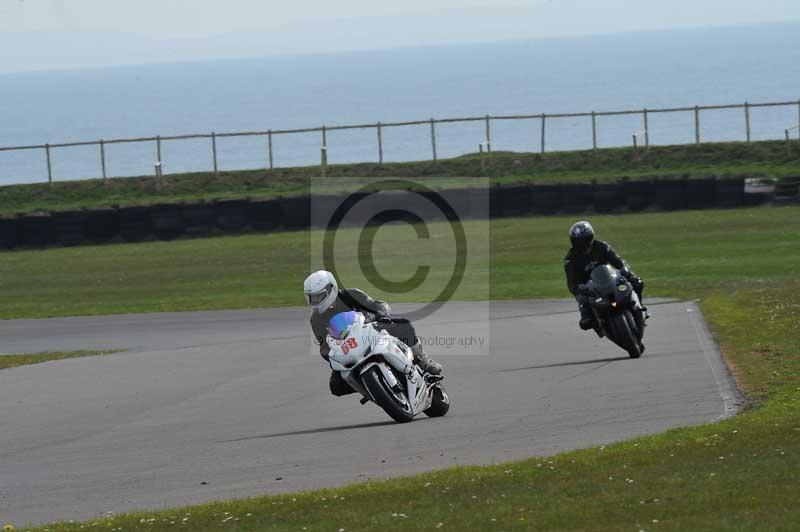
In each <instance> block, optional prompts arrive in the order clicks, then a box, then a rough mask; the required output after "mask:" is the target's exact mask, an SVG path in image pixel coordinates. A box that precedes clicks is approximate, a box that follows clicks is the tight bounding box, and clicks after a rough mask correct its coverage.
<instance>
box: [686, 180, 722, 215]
mask: <svg viewBox="0 0 800 532" xmlns="http://www.w3.org/2000/svg"><path fill="white" fill-rule="evenodd" d="M716 186H717V185H716V179H715V178H713V177H704V178H702V179H689V180H687V181H686V206H687V207H688V208H689V209H704V208H708V207H713V206H714V204H715V201H716V200H715V198H714V192H715V191H716Z"/></svg>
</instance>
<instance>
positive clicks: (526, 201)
mask: <svg viewBox="0 0 800 532" xmlns="http://www.w3.org/2000/svg"><path fill="white" fill-rule="evenodd" d="M495 200H496V201H497V212H498V216H521V215H523V214H528V213H530V212H531V187H530V186H510V187H499V188H498V189H497V195H496V197H495Z"/></svg>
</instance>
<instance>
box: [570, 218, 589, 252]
mask: <svg viewBox="0 0 800 532" xmlns="http://www.w3.org/2000/svg"><path fill="white" fill-rule="evenodd" d="M569 241H570V242H571V243H572V248H573V249H574V250H575V251H580V252H583V253H585V252H586V251H588V250H589V248H590V247H591V245H592V242H594V227H592V224H590V223H589V222H587V221H586V220H581V221H580V222H575V223H574V224H573V225H572V227H570V228H569Z"/></svg>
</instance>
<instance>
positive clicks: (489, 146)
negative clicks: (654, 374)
mask: <svg viewBox="0 0 800 532" xmlns="http://www.w3.org/2000/svg"><path fill="white" fill-rule="evenodd" d="M490 120H491V118H490V117H489V115H486V152H487V153H492V126H491V124H490V122H489V121H490Z"/></svg>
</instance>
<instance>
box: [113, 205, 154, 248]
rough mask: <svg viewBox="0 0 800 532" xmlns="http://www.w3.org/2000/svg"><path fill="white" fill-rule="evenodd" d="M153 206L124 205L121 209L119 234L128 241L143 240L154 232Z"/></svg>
mask: <svg viewBox="0 0 800 532" xmlns="http://www.w3.org/2000/svg"><path fill="white" fill-rule="evenodd" d="M150 210H151V207H124V208H122V209H120V210H119V234H120V236H122V238H124V239H125V240H127V241H128V242H141V241H142V240H146V239H148V238H149V237H150V236H151V235H152V234H153V223H152V220H151V219H150Z"/></svg>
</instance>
